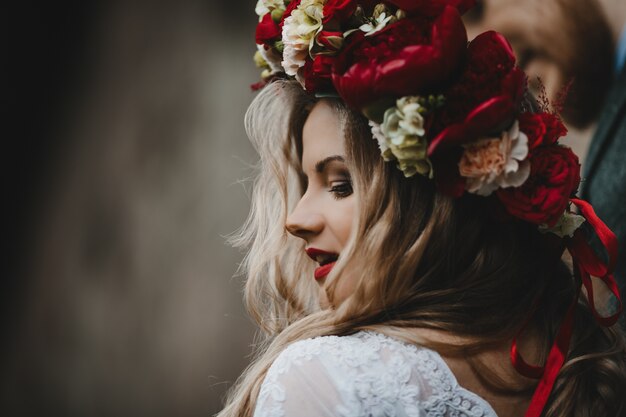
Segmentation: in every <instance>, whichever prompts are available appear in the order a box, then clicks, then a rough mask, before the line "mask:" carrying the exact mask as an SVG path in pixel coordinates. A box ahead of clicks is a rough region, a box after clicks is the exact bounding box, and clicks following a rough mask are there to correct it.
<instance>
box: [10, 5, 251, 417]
mask: <svg viewBox="0 0 626 417" xmlns="http://www.w3.org/2000/svg"><path fill="white" fill-rule="evenodd" d="M255 19H256V16H255V14H254V3H253V2H220V3H218V2H208V1H204V2H203V1H170V2H112V3H107V4H106V5H103V7H101V11H99V14H98V18H97V19H96V20H95V21H94V22H93V24H94V25H95V26H94V27H93V28H91V30H92V31H93V35H94V36H93V40H92V41H91V43H90V44H89V45H88V46H87V47H88V48H89V49H90V56H92V60H93V62H92V64H91V65H90V66H89V71H88V73H86V74H82V75H81V77H82V78H84V80H85V82H84V83H83V84H84V87H83V88H82V89H81V90H80V91H78V92H76V93H75V97H74V98H73V100H72V104H71V106H69V109H68V111H67V112H66V113H65V114H66V117H64V118H63V120H61V121H59V124H60V125H61V126H62V130H61V131H62V132H63V135H64V136H65V140H64V141H63V147H62V148H61V149H55V152H54V161H53V162H52V163H50V165H49V166H50V167H49V171H47V172H46V173H45V175H46V176H47V178H48V179H47V181H46V183H45V187H44V191H43V193H44V194H43V195H42V196H41V198H40V199H39V201H41V204H40V205H39V206H38V207H36V209H35V210H33V211H32V212H33V215H32V218H31V222H30V223H31V225H34V227H32V230H34V232H33V233H31V234H30V235H29V237H28V245H27V253H26V256H24V259H26V260H27V261H28V265H27V269H26V271H27V274H26V276H25V280H27V285H22V287H21V288H22V289H23V294H22V296H21V297H20V299H19V301H18V302H16V304H15V306H14V307H13V310H12V319H14V320H15V323H14V324H15V326H14V331H13V332H11V334H10V340H8V342H7V343H4V345H5V348H6V349H5V350H6V353H5V354H3V356H2V358H1V361H2V362H1V365H2V372H1V373H0V374H1V377H0V381H1V388H2V403H3V407H2V409H1V410H0V414H2V415H5V416H9V415H10V416H16V415H47V416H51V415H52V416H56V415H61V416H174V415H176V416H208V415H211V414H213V413H215V412H217V411H218V410H219V409H220V408H221V404H222V397H223V395H224V393H225V391H226V389H227V388H228V387H229V386H230V385H231V384H232V382H233V381H234V380H235V378H236V377H237V376H238V375H239V374H240V372H241V370H242V369H243V367H244V366H245V365H246V364H247V363H248V360H249V358H248V357H247V355H249V353H250V351H251V349H250V344H251V342H252V336H253V331H254V326H253V325H252V324H251V323H250V320H249V319H248V318H247V316H246V314H245V312H244V309H243V306H242V301H241V298H242V297H241V288H242V282H243V280H242V278H241V277H239V278H237V277H235V278H233V275H234V274H235V272H236V269H237V266H238V263H239V262H240V260H241V254H240V253H239V252H238V251H237V250H235V249H232V248H230V247H229V246H227V245H226V243H225V238H224V237H225V236H226V235H228V234H229V233H231V232H233V231H235V230H236V229H237V228H238V227H239V225H240V224H241V223H242V222H243V220H244V219H245V216H246V214H247V212H248V208H249V199H248V196H247V194H246V190H245V189H244V187H243V186H242V185H241V184H240V183H239V180H240V179H242V178H245V177H247V176H248V175H249V174H250V170H249V168H248V166H249V165H250V164H252V163H254V162H255V160H256V156H255V155H254V152H253V150H252V149H251V146H250V145H249V143H248V141H247V138H246V136H245V132H244V131H243V114H244V112H245V109H246V107H247V105H248V103H249V102H250V100H251V99H252V97H253V94H252V93H251V92H250V90H249V85H250V84H251V83H253V82H255V81H257V78H258V72H257V70H256V68H254V64H253V62H252V54H253V53H254V50H255V47H254V25H255ZM43 70H45V68H44V69H43Z"/></svg>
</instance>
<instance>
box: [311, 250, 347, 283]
mask: <svg viewBox="0 0 626 417" xmlns="http://www.w3.org/2000/svg"><path fill="white" fill-rule="evenodd" d="M306 254H307V255H309V257H310V258H311V259H313V260H314V261H315V262H317V263H319V264H320V266H318V267H317V268H315V273H314V276H315V279H316V280H320V279H322V278H324V277H325V276H326V275H328V274H329V273H330V271H331V270H332V269H333V266H335V262H336V261H337V258H338V257H339V255H338V254H337V253H333V252H326V251H324V250H321V249H317V248H308V249H307V250H306Z"/></svg>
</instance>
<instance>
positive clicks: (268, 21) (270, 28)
mask: <svg viewBox="0 0 626 417" xmlns="http://www.w3.org/2000/svg"><path fill="white" fill-rule="evenodd" d="M280 32H281V31H280V28H279V27H278V24H277V23H276V22H274V19H272V14H271V13H266V14H265V15H263V18H262V19H261V21H260V22H259V24H258V25H257V26H256V36H255V37H256V43H257V45H264V46H265V47H266V48H267V47H269V46H271V45H272V44H273V43H274V42H275V41H277V40H279V39H280Z"/></svg>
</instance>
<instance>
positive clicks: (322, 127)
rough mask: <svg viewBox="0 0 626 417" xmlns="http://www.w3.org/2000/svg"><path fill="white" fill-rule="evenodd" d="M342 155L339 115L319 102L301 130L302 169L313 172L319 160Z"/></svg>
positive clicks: (341, 133)
mask: <svg viewBox="0 0 626 417" xmlns="http://www.w3.org/2000/svg"><path fill="white" fill-rule="evenodd" d="M344 154H345V150H344V136H343V130H342V127H341V122H340V119H339V114H338V113H337V111H336V110H335V109H333V107H332V106H331V105H330V104H328V103H327V102H325V101H320V102H318V103H317V104H316V105H315V106H314V107H313V109H312V110H311V113H310V114H309V117H308V118H307V120H306V122H305V123H304V128H303V130H302V165H303V169H304V170H305V171H310V170H314V169H315V165H316V163H317V162H319V161H320V160H323V159H325V158H328V157H329V156H332V155H344Z"/></svg>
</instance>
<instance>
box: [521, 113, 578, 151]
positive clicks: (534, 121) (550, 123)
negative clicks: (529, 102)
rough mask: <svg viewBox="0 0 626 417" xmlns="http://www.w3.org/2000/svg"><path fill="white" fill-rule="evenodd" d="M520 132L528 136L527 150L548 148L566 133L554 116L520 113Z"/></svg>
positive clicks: (559, 120)
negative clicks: (540, 147) (539, 147)
mask: <svg viewBox="0 0 626 417" xmlns="http://www.w3.org/2000/svg"><path fill="white" fill-rule="evenodd" d="M518 120H519V128H520V131H522V132H524V133H525V134H526V136H528V149H529V150H530V151H532V150H533V149H535V148H536V147H538V146H549V145H552V144H554V143H556V141H557V140H558V139H559V138H560V137H561V136H564V135H565V134H566V133H567V129H566V128H565V126H564V125H563V123H562V122H561V119H559V118H558V117H557V116H555V115H554V114H550V113H522V114H520V115H519V117H518Z"/></svg>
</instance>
